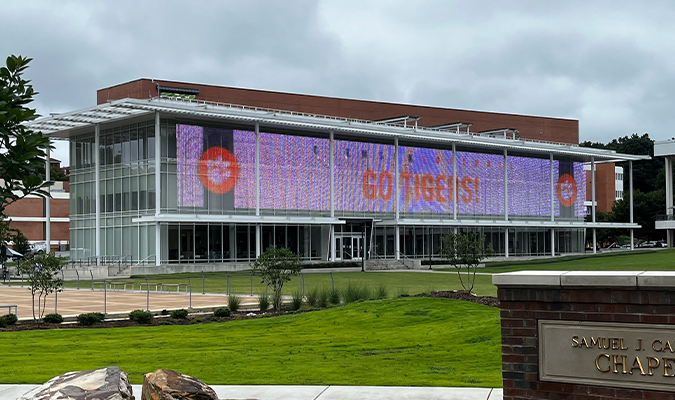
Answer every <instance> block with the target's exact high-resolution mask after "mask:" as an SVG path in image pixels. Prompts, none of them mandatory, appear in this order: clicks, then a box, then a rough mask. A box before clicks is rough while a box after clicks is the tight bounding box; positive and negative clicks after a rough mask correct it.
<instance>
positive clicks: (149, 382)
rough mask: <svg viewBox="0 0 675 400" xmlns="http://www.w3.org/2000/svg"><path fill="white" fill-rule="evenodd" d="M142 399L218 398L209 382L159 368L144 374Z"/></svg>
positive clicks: (183, 399)
mask: <svg viewBox="0 0 675 400" xmlns="http://www.w3.org/2000/svg"><path fill="white" fill-rule="evenodd" d="M141 399H142V400H218V395H217V394H216V392H215V391H214V390H213V389H211V387H209V386H208V385H207V384H205V383H204V382H202V381H200V380H199V379H196V378H193V377H191V376H187V375H183V374H180V373H178V372H176V371H172V370H170V369H158V370H157V371H155V372H151V373H149V374H145V375H144V376H143V392H142V394H141Z"/></svg>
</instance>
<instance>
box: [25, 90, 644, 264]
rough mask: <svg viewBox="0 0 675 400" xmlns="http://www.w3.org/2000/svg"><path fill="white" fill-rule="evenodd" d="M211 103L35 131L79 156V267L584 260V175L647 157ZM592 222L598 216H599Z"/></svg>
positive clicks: (106, 111) (137, 107) (75, 242)
mask: <svg viewBox="0 0 675 400" xmlns="http://www.w3.org/2000/svg"><path fill="white" fill-rule="evenodd" d="M407 121H409V119H408V118H402V119H400V120H396V121H389V122H370V121H358V120H347V119H341V118H332V117H320V116H316V115H307V114H299V113H292V112H284V111H277V110H261V109H256V108H248V107H235V106H230V105H221V104H217V103H210V102H205V101H194V100H192V101H180V100H171V99H163V98H153V99H146V100H138V99H124V100H118V101H112V102H109V103H107V104H102V105H98V106H95V107H92V108H89V109H86V110H80V111H75V112H72V113H66V114H60V115H54V116H51V117H47V118H43V119H40V120H37V121H35V122H33V123H31V125H30V127H31V128H32V129H35V130H40V131H42V132H43V133H45V134H47V135H50V136H52V137H57V138H67V139H68V140H69V141H70V149H71V156H70V160H71V176H70V182H71V186H70V187H71V213H70V236H71V259H74V260H78V259H82V260H89V261H90V262H97V261H98V262H101V261H106V260H125V261H126V262H130V263H133V264H150V265H169V264H197V263H211V264H224V263H232V262H250V261H252V260H253V259H255V258H256V257H257V256H258V255H259V254H261V253H262V252H263V251H265V250H266V249H268V248H271V247H288V248H290V249H291V250H293V251H294V252H296V253H297V254H298V255H299V256H300V258H301V259H302V260H307V261H346V260H361V259H363V258H364V257H365V258H366V259H374V258H384V259H400V258H403V257H407V258H429V257H434V256H436V255H437V254H438V252H439V249H440V246H441V242H442V240H441V238H442V236H443V235H445V234H447V233H449V232H453V231H461V232H468V231H473V232H477V233H479V234H480V235H483V236H485V238H486V240H487V242H488V243H489V244H490V245H491V246H492V248H493V250H494V254H495V255H497V256H499V255H501V256H538V255H551V254H560V253H576V252H583V251H584V246H585V234H586V229H589V228H590V229H595V228H601V227H602V228H606V227H611V228H625V229H631V230H632V229H634V228H638V227H639V226H638V225H636V224H634V223H632V222H627V223H622V224H618V223H613V224H610V223H597V222H585V220H584V217H585V216H586V208H585V206H584V201H585V199H586V190H587V186H588V187H589V188H590V189H589V190H592V191H593V193H594V182H593V178H592V176H593V175H591V182H586V173H585V171H584V166H585V165H586V164H590V165H591V169H594V168H595V167H594V166H595V164H596V163H600V162H615V161H632V160H640V159H643V158H644V157H643V156H633V155H625V154H617V153H615V152H613V151H608V150H599V149H591V148H580V147H577V146H570V145H561V144H553V143H543V142H536V141H530V140H521V139H520V138H518V137H517V136H512V135H507V133H506V132H503V134H494V133H492V134H473V133H471V132H468V131H467V132H460V131H459V129H455V128H454V127H452V128H421V127H417V126H416V124H415V125H409V124H408V123H407ZM593 216H594V212H593Z"/></svg>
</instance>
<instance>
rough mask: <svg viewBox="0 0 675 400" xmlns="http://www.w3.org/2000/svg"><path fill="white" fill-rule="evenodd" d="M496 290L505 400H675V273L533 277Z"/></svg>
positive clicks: (500, 278)
mask: <svg viewBox="0 0 675 400" xmlns="http://www.w3.org/2000/svg"><path fill="white" fill-rule="evenodd" d="M493 282H494V283H495V284H496V285H497V286H498V287H499V300H500V301H501V308H502V310H501V323H502V369H503V379H504V399H505V400H515V399H574V400H580V399H607V398H611V399H675V352H674V350H673V349H675V273H670V272H630V273H623V272H619V273H593V272H558V271H528V272H520V273H510V274H499V275H495V276H494V277H493ZM671 324H672V325H674V326H672V329H671V327H670V326H668V325H671ZM542 336H543V337H542ZM671 381H672V383H671Z"/></svg>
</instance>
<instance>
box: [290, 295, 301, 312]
mask: <svg viewBox="0 0 675 400" xmlns="http://www.w3.org/2000/svg"><path fill="white" fill-rule="evenodd" d="M300 307H302V293H300V292H295V293H293V301H292V302H291V310H293V311H297V310H299V309H300Z"/></svg>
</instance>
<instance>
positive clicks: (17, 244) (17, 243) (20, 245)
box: [12, 229, 30, 257]
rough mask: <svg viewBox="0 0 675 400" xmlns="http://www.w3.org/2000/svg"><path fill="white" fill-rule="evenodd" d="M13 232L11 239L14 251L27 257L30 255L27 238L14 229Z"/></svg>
mask: <svg viewBox="0 0 675 400" xmlns="http://www.w3.org/2000/svg"><path fill="white" fill-rule="evenodd" d="M14 232H15V233H14V238H13V239H12V242H13V243H14V246H13V248H14V251H16V252H19V253H21V254H22V255H23V256H24V257H27V256H28V255H29V254H30V242H29V241H28V238H27V237H26V235H24V234H23V232H21V231H20V230H18V229H14Z"/></svg>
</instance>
